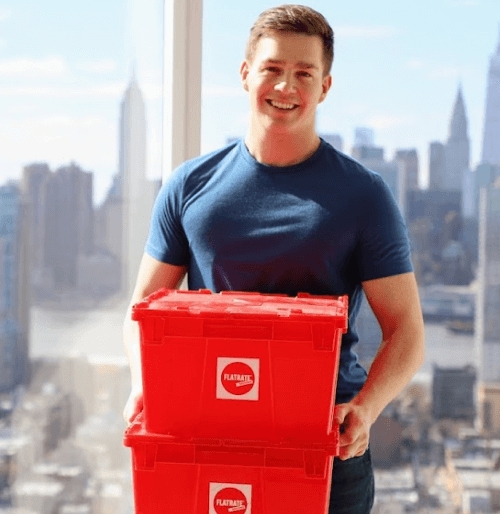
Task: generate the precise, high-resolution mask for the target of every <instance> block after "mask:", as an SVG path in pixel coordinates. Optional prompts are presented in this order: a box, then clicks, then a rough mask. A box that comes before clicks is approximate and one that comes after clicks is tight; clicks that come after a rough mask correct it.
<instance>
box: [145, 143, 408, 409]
mask: <svg viewBox="0 0 500 514" xmlns="http://www.w3.org/2000/svg"><path fill="white" fill-rule="evenodd" d="M146 252H147V253H148V254H149V255H150V256H152V257H153V258H155V259H157V260H159V261H162V262H166V263H169V264H173V265H183V266H187V267H188V287H189V289H200V288H205V289H210V290H212V291H214V292H219V291H223V290H234V291H258V292H261V293H285V294H288V295H292V296H295V295H296V294H297V293H299V292H307V293H311V294H315V295H344V294H346V295H348V296H349V328H348V332H347V333H346V334H345V335H344V336H343V339H342V349H341V358H340V369H339V377H338V384H337V402H346V401H349V400H350V399H352V398H353V397H354V396H355V395H356V394H357V392H358V391H359V390H360V389H361V387H362V385H363V383H364V381H365V379H366V371H365V370H364V369H363V368H362V367H361V366H360V364H359V363H358V361H357V356H356V354H355V352H354V351H353V346H354V345H355V343H356V342H357V341H358V336H357V333H356V326H355V319H356V315H357V313H358V310H359V307H360V302H361V292H362V289H361V283H362V282H363V281H365V280H371V279H376V278H382V277H387V276H391V275H398V274H401V273H406V272H409V271H412V270H413V268H412V264H411V259H410V248H409V243H408V237H407V233H406V227H405V225H404V221H403V218H402V216H401V214H400V212H399V209H398V207H397V205H396V202H395V200H394V197H393V196H392V194H391V192H390V190H389V188H388V187H387V185H386V184H385V182H384V181H383V180H382V178H381V177H380V176H379V175H378V174H376V173H374V172H372V171H369V170H367V169H366V168H364V167H363V166H362V165H360V164H359V163H357V162H356V161H354V160H353V159H351V158H349V157H347V156H346V155H344V154H342V153H340V152H338V151H336V150H335V149H334V148H333V147H332V146H330V145H329V144H328V143H326V142H325V141H324V140H321V144H320V146H319V148H318V150H317V151H316V152H315V153H314V154H313V155H312V156H311V157H310V158H309V159H307V160H306V161H304V162H301V163H299V164H295V165H293V166H287V167H276V166H268V165H265V164H262V163H259V162H258V161H256V160H255V159H254V158H253V157H252V156H251V155H250V153H249V152H248V149H247V147H246V145H245V143H244V141H243V140H239V141H236V142H233V143H231V144H230V145H228V146H226V147H224V148H222V149H220V150H217V151H215V152H212V153H210V154H208V155H205V156H202V157H198V158H196V159H192V160H190V161H187V162H185V163H184V164H182V165H181V166H180V167H179V168H178V169H177V170H176V171H175V172H174V173H173V175H172V177H171V178H170V180H169V181H167V182H166V183H165V184H164V185H163V186H162V189H161V191H160V193H159V195H158V198H157V200H156V203H155V207H154V210H153V217H152V222H151V229H150V234H149V238H148V241H147V243H146Z"/></svg>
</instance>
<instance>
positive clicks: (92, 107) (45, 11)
mask: <svg viewBox="0 0 500 514" xmlns="http://www.w3.org/2000/svg"><path fill="white" fill-rule="evenodd" d="M0 29H1V32H0V79H1V86H0V89H1V94H0V140H1V147H2V151H1V152H0V177H1V179H2V185H1V186H0V289H1V294H0V298H1V300H0V511H1V512H9V514H10V513H11V512H12V513H13V514H21V513H23V514H24V513H30V514H32V513H35V512H36V513H49V512H51V513H52V512H56V511H57V513H58V514H61V513H65V514H70V513H97V512H103V513H104V512H116V513H118V512H120V513H132V512H133V498H132V484H131V464H130V451H129V450H128V449H126V448H124V447H123V445H122V438H123V431H124V429H125V423H124V421H123V418H122V411H123V407H124V405H125V402H126V399H127V397H128V394H129V391H130V373H129V369H128V363H127V362H126V359H125V354H124V349H123V345H122V336H121V334H122V323H123V318H124V315H125V309H126V305H127V302H128V299H129V295H130V288H131V284H132V283H133V281H135V277H136V274H137V267H138V262H139V258H140V256H141V255H142V251H143V245H144V242H145V238H146V235H147V228H148V222H149V217H150V213H151V207H152V203H153V201H154V197H155V195H156V193H157V191H158V188H159V185H160V177H161V138H162V118H161V116H162V75H163V63H162V59H163V33H162V32H163V1H162V0H153V1H151V2H140V1H138V0H88V1H86V2H81V3H74V2H62V1H57V0H51V1H48V2H32V1H29V0H19V1H16V2H10V3H9V4H8V5H7V3H3V4H2V5H1V6H0ZM4 509H6V510H4Z"/></svg>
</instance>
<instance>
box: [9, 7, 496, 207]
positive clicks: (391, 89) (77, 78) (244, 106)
mask: <svg viewBox="0 0 500 514" xmlns="http://www.w3.org/2000/svg"><path fill="white" fill-rule="evenodd" d="M304 3H306V4H307V5H310V6H311V7H313V8H314V9H317V10H318V11H320V12H322V13H323V14H324V15H325V16H326V18H327V19H328V21H329V22H330V24H331V25H332V27H333V29H334V32H335V60H334V63H333V68H332V75H333V86H332V89H331V90H330V92H329V95H328V98H327V99H326V100H325V102H323V104H321V105H320V107H319V110H318V117H317V129H318V131H319V132H320V133H337V134H340V135H341V136H342V137H343V139H344V151H345V152H346V153H350V151H351V147H352V144H353V137H354V130H355V128H356V127H360V126H363V127H371V128H373V129H374V131H375V143H376V144H377V145H378V146H383V147H384V148H385V152H386V158H387V159H392V157H393V155H394V152H395V150H396V149H398V148H417V150H418V152H419V158H420V165H421V171H422V185H425V184H426V174H427V166H428V145H429V143H430V142H431V141H443V142H444V141H446V139H447V137H448V130H449V122H450V116H451V112H452V108H453V104H454V101H455V97H456V94H457V89H458V87H459V84H461V86H462V89H463V95H464V100H465V106H466V112H467V115H468V118H469V136H470V139H471V164H472V167H475V165H476V164H477V163H478V161H479V159H480V153H481V144H482V131H483V119H484V106H485V100H486V81H487V72H488V65H489V58H490V56H491V55H492V53H493V52H494V51H495V49H496V47H497V44H498V41H499V37H500V28H499V27H500V25H499V24H500V3H499V0H420V1H419V2H414V1H413V0H378V1H377V2H374V1H373V0H351V1H350V2H345V1H339V0H315V1H313V0H311V1H308V2H304ZM273 5H276V3H275V2H269V1H264V0H252V1H244V2H243V1H242V2H235V1H234V0H205V1H204V5H203V73H202V76H203V81H202V148H201V150H202V152H206V151H210V150H212V149H215V148H218V147H220V146H222V145H223V144H224V143H225V141H226V139H227V138H228V137H231V136H242V135H244V134H245V128H246V123H247V119H248V99H247V97H246V93H245V92H244V91H243V89H242V87H241V84H240V79H239V75H238V69H239V65H240V63H241V60H242V59H243V53H244V47H245V42H246V39H247V36H248V32H249V29H250V27H251V25H252V23H253V21H254V20H255V18H256V17H257V16H258V14H259V13H260V12H261V11H262V10H264V9H266V8H268V7H271V6H273ZM161 13H162V1H161V0H86V1H85V2H68V1H67V0H44V1H43V2H41V1H40V0H0V183H4V182H5V181H6V180H9V179H19V178H20V176H21V170H22V168H23V166H25V165H26V164H29V163H32V162H47V163H48V164H49V165H50V166H51V169H54V170H55V169H57V168H58V167H59V166H63V165H66V164H69V163H70V162H72V161H73V162H76V163H77V164H78V165H80V166H81V167H82V168H83V169H85V170H87V171H92V172H94V194H95V201H96V203H99V202H100V201H101V200H102V199H103V198H104V196H105V194H106V191H107V188H108V187H109V185H110V182H111V178H112V176H113V174H115V173H116V172H117V167H118V121H119V112H120V102H121V100H122V98H123V95H124V93H125V89H126V87H127V84H128V83H129V81H130V79H131V76H132V73H135V75H136V77H137V80H138V82H139V86H140V88H141V89H142V91H143V93H144V97H145V100H146V116H147V122H148V128H147V130H148V149H147V156H148V157H147V162H148V170H147V174H148V176H149V177H151V178H156V177H159V176H160V175H161V164H160V163H161V123H162V121H161V111H162V109H161V76H162V37H163V36H162V14H161Z"/></svg>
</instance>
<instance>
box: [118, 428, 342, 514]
mask: <svg viewBox="0 0 500 514" xmlns="http://www.w3.org/2000/svg"><path fill="white" fill-rule="evenodd" d="M124 443H125V445H126V446H129V447H130V448H131V450H132V462H133V480H134V497H135V506H136V514H166V513H169V512H172V513H181V512H182V513H183V514H207V513H208V514H229V513H237V514H270V513H272V514H323V513H325V514H326V513H327V511H328V499H329V488H330V476H331V470H332V463H333V456H334V455H338V432H334V433H332V434H331V435H330V437H329V438H328V441H325V442H324V443H323V444H315V445H314V444H313V445H302V446H300V447H294V448H292V447H289V446H287V445H285V444H269V443H268V444H266V443H257V442H251V441H236V440H233V441H223V440H206V441H200V440H194V439H193V440H179V439H178V438H174V437H171V436H164V435H158V434H150V433H148V432H147V431H146V429H145V428H144V425H143V423H142V420H141V419H138V420H137V421H136V422H135V423H134V424H133V425H132V426H131V427H130V428H129V429H128V430H127V431H126V433H125V437H124Z"/></svg>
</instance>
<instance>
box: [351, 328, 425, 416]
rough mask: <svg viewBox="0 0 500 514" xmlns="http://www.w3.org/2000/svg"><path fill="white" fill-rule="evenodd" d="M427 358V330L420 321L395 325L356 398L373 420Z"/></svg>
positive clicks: (356, 401) (356, 402) (383, 343)
mask: <svg viewBox="0 0 500 514" xmlns="http://www.w3.org/2000/svg"><path fill="white" fill-rule="evenodd" d="M423 360H424V334H423V327H422V326H421V324H418V323H414V324H410V325H408V326H407V327H405V328H400V329H396V331H395V332H394V333H393V334H392V336H391V337H389V338H387V340H386V341H383V342H382V344H381V346H380V348H379V351H378V352H377V355H376V357H375V359H374V360H373V363H372V365H371V367H370V372H369V373H368V377H367V379H366V382H365V384H364V386H363V388H362V389H361V391H360V392H359V394H358V395H357V396H356V397H355V398H354V400H353V402H354V403H355V404H357V405H360V406H362V407H363V409H364V410H365V411H366V412H367V415H368V417H369V421H370V423H373V422H374V421H375V420H376V419H377V418H378V416H379V415H380V413H381V412H382V411H383V410H384V408H385V407H386V406H387V405H388V404H389V403H390V402H391V401H392V400H393V399H394V398H395V397H396V396H397V395H398V394H399V393H400V392H401V391H402V390H403V389H404V388H405V386H406V385H407V384H408V383H409V382H410V380H411V379H412V377H413V376H414V375H415V373H416V372H417V371H418V369H419V368H420V366H421V365H422V364H423Z"/></svg>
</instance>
